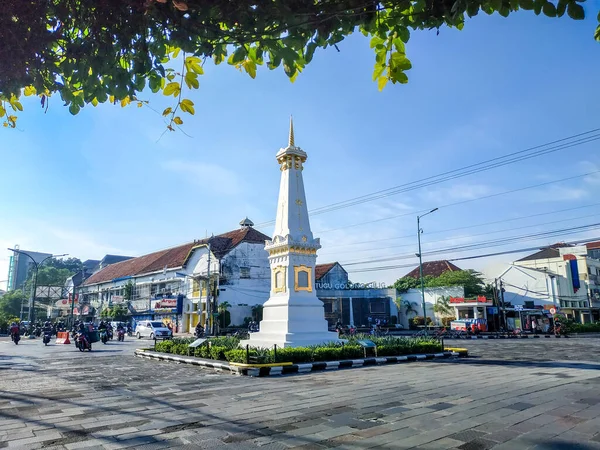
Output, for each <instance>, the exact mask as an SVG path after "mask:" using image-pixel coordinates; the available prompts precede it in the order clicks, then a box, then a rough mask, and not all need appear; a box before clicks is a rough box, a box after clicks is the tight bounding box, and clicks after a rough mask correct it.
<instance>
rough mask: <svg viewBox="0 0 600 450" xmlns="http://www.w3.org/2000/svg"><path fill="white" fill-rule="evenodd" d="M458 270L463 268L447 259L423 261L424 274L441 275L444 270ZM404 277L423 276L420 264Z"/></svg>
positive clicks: (425, 275)
mask: <svg viewBox="0 0 600 450" xmlns="http://www.w3.org/2000/svg"><path fill="white" fill-rule="evenodd" d="M458 270H462V269H461V268H460V267H458V266H457V265H455V264H452V263H451V262H450V261H446V260H445V259H443V260H440V261H427V262H424V263H423V276H424V277H427V276H430V277H439V276H440V275H441V274H443V273H444V272H455V271H458ZM404 277H411V278H417V279H419V278H420V277H421V274H420V271H419V266H417V267H415V268H414V269H413V270H411V271H410V272H408V273H407V274H406V275H404Z"/></svg>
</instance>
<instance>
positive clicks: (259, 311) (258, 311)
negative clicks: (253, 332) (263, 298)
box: [252, 305, 264, 322]
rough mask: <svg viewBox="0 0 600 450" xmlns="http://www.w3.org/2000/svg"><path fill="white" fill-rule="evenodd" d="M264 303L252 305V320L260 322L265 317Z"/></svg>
mask: <svg viewBox="0 0 600 450" xmlns="http://www.w3.org/2000/svg"><path fill="white" fill-rule="evenodd" d="M263 308H264V306H263V305H254V306H253V307H252V320H254V321H255V322H260V321H261V320H262V318H263Z"/></svg>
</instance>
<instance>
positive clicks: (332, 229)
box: [315, 170, 600, 234]
mask: <svg viewBox="0 0 600 450" xmlns="http://www.w3.org/2000/svg"><path fill="white" fill-rule="evenodd" d="M597 173H600V170H594V171H593V172H588V173H583V174H581V175H575V176H572V177H566V178H560V179H558V180H553V181H546V182H545V183H538V184H533V185H530V186H525V187H522V188H517V189H511V190H509V191H504V192H498V193H496V194H489V195H484V196H482V197H476V198H471V199H468V200H461V201H458V202H454V203H447V204H445V205H441V206H438V209H442V208H449V207H452V206H458V205H464V204H465V203H471V202H475V201H479V200H485V199H488V198H494V197H499V196H501V195H506V194H514V193H515V192H522V191H526V190H528V189H535V188H538V187H542V186H549V185H551V184H556V183H561V182H563V181H569V180H575V179H577V178H584V177H587V176H590V175H595V174H597ZM430 210H431V207H429V208H423V209H419V210H414V211H410V212H407V213H402V214H397V215H393V216H388V217H382V218H380V219H375V220H368V221H366V222H358V223H355V224H351V225H345V226H343V227H337V228H330V229H328V230H321V231H316V232H315V233H318V234H323V233H329V232H331V231H338V230H344V229H347V228H353V227H357V226H361V225H368V224H371V223H376V222H384V221H386V220H391V219H397V218H399V217H406V216H412V215H414V214H418V213H421V212H427V211H430Z"/></svg>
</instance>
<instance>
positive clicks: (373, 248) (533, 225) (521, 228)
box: [325, 214, 599, 254]
mask: <svg viewBox="0 0 600 450" xmlns="http://www.w3.org/2000/svg"><path fill="white" fill-rule="evenodd" d="M598 215H599V214H588V215H586V216H579V217H571V218H569V219H562V220H555V221H552V222H545V223H538V224H530V225H524V226H522V227H511V228H508V229H502V230H496V231H486V232H483V233H477V234H469V235H463V236H452V237H449V238H446V239H438V240H437V241H429V242H427V244H436V243H438V242H446V241H452V240H454V239H464V238H471V237H475V236H484V235H488V234H495V233H504V232H505V231H513V230H523V229H525V228H531V227H540V226H544V225H552V224H555V223H561V222H571V221H574V220H578V219H587V218H589V217H597V216H598ZM406 237H410V238H412V237H414V235H412V234H411V235H409V236H406ZM414 245H415V244H414V243H412V244H400V245H387V246H385V247H372V248H366V249H360V250H345V251H343V252H339V251H338V252H335V253H336V254H341V253H361V252H372V251H376V250H387V249H389V248H400V247H413V246H414ZM325 254H328V253H325Z"/></svg>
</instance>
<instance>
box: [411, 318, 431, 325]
mask: <svg viewBox="0 0 600 450" xmlns="http://www.w3.org/2000/svg"><path fill="white" fill-rule="evenodd" d="M412 323H413V324H414V325H416V326H422V325H425V320H424V319H423V316H416V317H413V318H412ZM427 323H428V324H431V323H432V320H431V317H429V316H427Z"/></svg>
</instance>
